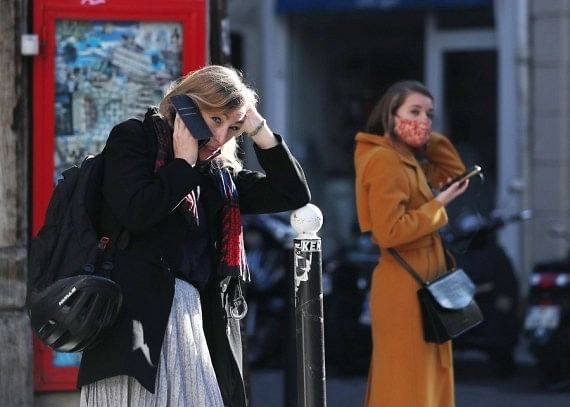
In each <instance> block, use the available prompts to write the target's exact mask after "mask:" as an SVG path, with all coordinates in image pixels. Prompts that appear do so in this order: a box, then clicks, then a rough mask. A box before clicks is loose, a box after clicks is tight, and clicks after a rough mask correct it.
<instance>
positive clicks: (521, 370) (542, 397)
mask: <svg viewBox="0 0 570 407" xmlns="http://www.w3.org/2000/svg"><path fill="white" fill-rule="evenodd" d="M516 361H517V370H516V373H515V375H513V376H512V377H509V378H498V377H496V376H494V375H493V374H492V373H491V369H490V366H489V364H488V363H487V361H486V358H485V356H484V355H483V354H481V353H479V352H476V351H458V352H456V354H455V376H456V406H457V407H481V406H485V407H505V406H509V407H564V406H570V392H566V393H562V392H560V393H557V392H547V391H544V390H542V389H541V388H540V387H539V386H538V377H539V375H538V371H537V368H536V366H535V364H534V360H533V359H532V358H531V357H530V355H528V354H527V353H526V352H525V351H524V349H521V350H519V351H517V355H516ZM251 386H252V407H266V406H271V407H284V406H283V373H282V372H281V371H280V370H256V371H252V372H251ZM365 391H366V377H361V376H359V377H334V376H331V375H327V407H359V406H362V405H363V402H364V394H365Z"/></svg>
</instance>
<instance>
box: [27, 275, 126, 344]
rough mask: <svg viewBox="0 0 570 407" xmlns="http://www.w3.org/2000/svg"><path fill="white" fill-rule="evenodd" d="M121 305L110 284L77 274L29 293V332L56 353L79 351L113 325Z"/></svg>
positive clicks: (116, 288) (118, 293) (115, 286)
mask: <svg viewBox="0 0 570 407" xmlns="http://www.w3.org/2000/svg"><path fill="white" fill-rule="evenodd" d="M121 302H122V294H121V288H120V287H119V285H118V284H117V283H115V282H114V281H112V280H109V279H107V278H104V277H100V276H94V275H79V276H74V277H68V278H64V279H61V280H58V281H56V282H55V283H53V284H51V285H49V286H48V287H47V288H45V289H43V290H42V291H40V292H37V293H32V294H31V295H30V298H29V301H28V305H29V306H28V311H29V315H30V319H31V322H32V329H33V330H34V331H35V332H36V334H37V335H38V336H39V338H40V339H41V340H42V341H43V342H44V343H45V344H46V345H48V346H49V347H50V348H52V349H53V350H56V351H58V352H81V351H83V350H85V349H88V348H89V347H92V346H93V345H94V344H96V343H97V342H98V341H99V339H101V338H100V336H101V333H102V332H103V331H104V330H105V329H106V328H108V327H109V326H111V325H112V324H113V323H114V322H115V319H116V318H117V315H118V314H119V310H120V307H121Z"/></svg>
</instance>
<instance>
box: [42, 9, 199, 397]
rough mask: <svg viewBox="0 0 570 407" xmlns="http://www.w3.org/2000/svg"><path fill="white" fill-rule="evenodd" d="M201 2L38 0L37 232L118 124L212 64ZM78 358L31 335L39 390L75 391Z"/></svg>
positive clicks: (142, 110) (135, 114)
mask: <svg viewBox="0 0 570 407" xmlns="http://www.w3.org/2000/svg"><path fill="white" fill-rule="evenodd" d="M205 10H206V4H205V0H161V1H160V2H159V1H154V0H138V1H136V2H133V1H131V0H73V1H72V0H36V1H34V14H33V18H34V33H36V34H37V35H38V36H39V41H40V54H39V55H38V56H36V57H35V59H34V72H33V82H34V83H33V162H32V167H33V168H32V177H33V179H32V205H33V206H32V231H33V235H34V236H35V235H36V234H37V233H38V231H39V229H40V228H41V226H42V224H43V221H44V216H45V212H46V209H47V204H48V201H49V198H50V196H51V193H52V190H53V186H54V184H55V182H56V180H57V179H58V178H59V176H60V174H61V172H62V171H63V170H64V169H66V168H68V167H70V166H72V165H76V164H79V163H80V162H81V160H82V159H83V157H85V156H86V155H87V154H94V153H97V152H99V151H100V150H101V149H102V147H103V145H104V143H105V140H106V138H107V135H108V133H109V131H110V129H111V128H112V126H113V125H114V124H117V123H118V122H120V121H123V120H126V119H128V118H130V117H133V116H137V115H142V114H144V113H145V110H146V107H147V106H149V105H152V104H156V103H158V101H159V100H160V97H161V95H162V94H163V92H164V90H165V88H166V86H167V85H168V83H170V82H171V81H172V80H174V79H176V78H178V77H180V76H182V75H183V74H184V73H186V72H188V71H190V70H192V69H196V68H199V67H201V66H203V65H205V63H206V38H207V35H206V11H205ZM79 358H80V355H76V354H61V353H57V352H52V351H51V350H50V349H49V348H48V347H46V346H44V345H42V344H41V343H40V342H39V341H38V340H37V338H34V388H35V390H36V391H62V390H75V389H76V387H75V386H76V377H77V366H78V362H79Z"/></svg>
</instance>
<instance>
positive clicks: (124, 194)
mask: <svg viewBox="0 0 570 407" xmlns="http://www.w3.org/2000/svg"><path fill="white" fill-rule="evenodd" d="M147 140H148V137H147V135H146V134H145V132H144V131H143V127H142V124H141V123H140V122H137V121H135V120H129V121H126V122H123V123H121V124H119V125H117V126H115V127H114V128H113V130H112V131H111V133H110V135H109V139H108V140H107V144H106V146H105V151H104V155H105V171H104V180H103V195H104V197H105V199H106V201H107V202H108V203H109V205H110V206H111V209H112V211H113V213H114V215H115V216H116V217H117V219H118V220H119V222H121V223H122V224H123V225H125V227H126V228H127V229H128V230H130V231H132V232H135V233H136V232H141V231H144V230H146V229H148V228H151V227H152V226H154V225H156V224H157V223H159V222H160V221H161V220H162V219H163V218H165V217H166V216H168V215H169V214H170V212H171V211H172V210H173V209H174V208H175V207H176V206H177V205H178V203H179V202H180V201H181V200H182V199H183V198H184V197H185V196H186V195H187V194H188V192H189V191H190V190H192V189H194V188H196V186H197V185H198V184H199V183H200V180H201V176H200V174H199V172H198V171H197V170H195V169H194V168H192V166H191V165H189V164H188V163H187V162H186V161H184V160H182V159H174V160H173V161H171V162H170V163H168V164H166V165H165V166H164V167H162V168H160V169H159V170H158V171H156V172H154V170H153V166H152V165H151V163H149V157H151V156H152V155H153V154H152V153H151V152H150V151H149V149H150V147H149V145H148V141H147Z"/></svg>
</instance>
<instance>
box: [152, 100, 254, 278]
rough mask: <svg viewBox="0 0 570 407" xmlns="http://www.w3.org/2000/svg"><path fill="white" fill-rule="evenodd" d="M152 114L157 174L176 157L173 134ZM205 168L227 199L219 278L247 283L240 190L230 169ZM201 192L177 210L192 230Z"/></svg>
mask: <svg viewBox="0 0 570 407" xmlns="http://www.w3.org/2000/svg"><path fill="white" fill-rule="evenodd" d="M149 113H150V114H149ZM149 113H147V118H145V120H147V119H148V117H149V116H150V120H151V122H152V126H153V129H154V132H155V134H156V139H157V153H156V160H155V163H154V171H155V172H156V171H157V170H158V169H159V168H161V167H163V166H164V165H165V164H166V163H167V162H168V160H170V159H171V157H173V156H174V153H173V146H172V130H171V128H170V126H169V125H168V123H166V121H165V120H163V119H162V117H161V116H160V115H159V114H158V113H157V112H156V110H154V111H153V110H151V111H150V112H149ZM205 165H207V166H208V167H209V170H210V172H211V173H212V174H213V175H214V176H215V177H216V178H217V180H218V187H219V189H220V193H221V195H222V196H223V197H224V198H225V199H224V205H223V208H222V211H221V212H222V241H221V247H220V262H219V267H218V275H219V276H220V277H222V278H223V277H227V276H232V277H242V278H243V279H244V280H245V281H249V267H248V265H247V258H246V254H245V245H244V243H243V227H242V224H241V213H240V210H239V199H238V190H237V188H236V185H235V183H234V180H233V178H232V176H231V173H230V171H229V170H228V169H227V168H216V167H215V166H212V165H210V163H207V164H205ZM198 192H199V189H197V190H192V191H190V193H188V195H186V196H185V197H184V199H183V200H182V201H181V203H180V204H179V205H178V207H177V210H178V211H180V212H181V213H182V214H183V215H184V218H185V219H187V220H188V222H189V223H190V224H191V226H195V225H197V224H198V222H199V218H198ZM188 215H190V216H188Z"/></svg>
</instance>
